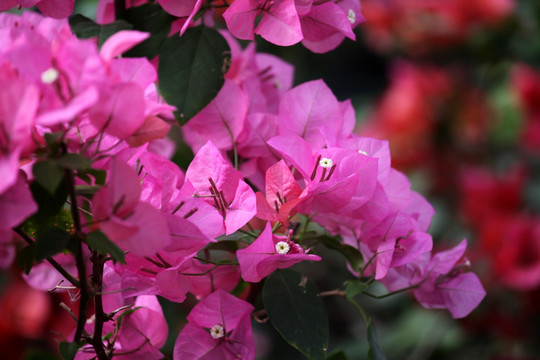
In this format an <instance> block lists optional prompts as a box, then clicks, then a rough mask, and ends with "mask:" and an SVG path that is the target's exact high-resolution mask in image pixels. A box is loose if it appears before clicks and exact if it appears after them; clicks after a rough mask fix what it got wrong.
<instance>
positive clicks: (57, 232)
mask: <svg viewBox="0 0 540 360" xmlns="http://www.w3.org/2000/svg"><path fill="white" fill-rule="evenodd" d="M70 238H71V234H70V233H68V232H66V231H64V230H62V229H58V228H52V229H49V230H47V231H46V232H44V233H43V234H41V235H39V236H38V237H37V238H36V243H35V255H36V260H38V261H39V260H43V259H45V258H48V257H52V256H54V255H56V254H58V253H60V252H62V251H64V250H65V249H66V248H68V246H69V240H70Z"/></svg>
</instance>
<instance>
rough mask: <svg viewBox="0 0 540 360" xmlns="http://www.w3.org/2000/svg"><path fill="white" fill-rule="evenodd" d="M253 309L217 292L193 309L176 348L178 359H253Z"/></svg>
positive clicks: (231, 296)
mask: <svg viewBox="0 0 540 360" xmlns="http://www.w3.org/2000/svg"><path fill="white" fill-rule="evenodd" d="M253 309H254V308H253V306H252V305H251V304H249V303H247V302H245V301H243V300H240V299H238V298H236V297H235V296H233V295H230V294H229V293H226V292H225V291H223V290H217V291H215V292H213V293H212V294H210V295H209V296H208V297H206V298H205V299H204V300H202V301H201V302H199V303H198V304H197V305H195V307H194V308H193V309H192V310H191V312H190V313H189V315H188V316H187V319H188V321H189V323H188V324H187V325H186V326H184V328H183V329H182V331H180V334H179V335H178V339H177V340H176V344H175V346H174V353H173V359H174V360H211V359H223V360H236V359H242V360H252V359H254V358H255V346H254V344H253V336H252V334H251V312H252V311H253Z"/></svg>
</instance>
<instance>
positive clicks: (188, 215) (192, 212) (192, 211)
mask: <svg viewBox="0 0 540 360" xmlns="http://www.w3.org/2000/svg"><path fill="white" fill-rule="evenodd" d="M198 210H199V209H198V208H193V209H191V210H189V211H188V212H187V213H186V214H185V215H184V216H183V217H184V219H187V218H188V217H190V216H191V215H193V214H195V213H196V212H197V211H198Z"/></svg>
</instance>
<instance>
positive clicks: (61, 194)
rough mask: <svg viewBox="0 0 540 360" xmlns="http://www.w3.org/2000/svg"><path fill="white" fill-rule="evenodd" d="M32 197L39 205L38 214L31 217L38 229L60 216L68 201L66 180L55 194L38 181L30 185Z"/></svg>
mask: <svg viewBox="0 0 540 360" xmlns="http://www.w3.org/2000/svg"><path fill="white" fill-rule="evenodd" d="M30 190H31V191H32V197H33V198H34V200H35V201H36V203H37V205H38V212H37V213H36V214H34V215H33V216H32V217H31V220H32V221H33V222H34V223H35V225H36V226H37V227H41V226H42V225H44V224H46V223H47V222H48V221H49V219H51V218H53V217H54V216H56V215H57V214H58V212H59V211H60V209H62V206H63V205H64V204H65V202H66V199H67V195H68V193H67V185H66V180H65V179H63V180H62V182H61V183H60V186H58V188H57V189H56V191H55V193H54V194H50V193H49V192H48V191H47V190H46V189H45V188H44V187H43V186H41V185H40V184H39V183H38V182H37V181H34V182H33V183H32V184H30Z"/></svg>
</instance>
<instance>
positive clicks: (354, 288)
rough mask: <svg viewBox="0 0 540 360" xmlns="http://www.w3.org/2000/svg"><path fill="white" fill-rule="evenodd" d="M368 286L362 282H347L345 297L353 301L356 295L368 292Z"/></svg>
mask: <svg viewBox="0 0 540 360" xmlns="http://www.w3.org/2000/svg"><path fill="white" fill-rule="evenodd" d="M368 286H369V285H368V284H366V283H365V282H362V281H360V280H352V281H347V286H346V287H345V295H346V296H347V298H348V299H352V298H354V297H355V296H356V295H359V294H361V293H363V292H364V291H366V290H367V288H368Z"/></svg>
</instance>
